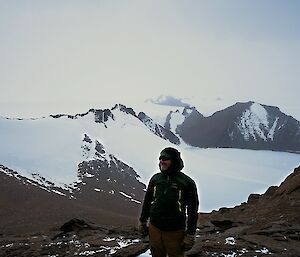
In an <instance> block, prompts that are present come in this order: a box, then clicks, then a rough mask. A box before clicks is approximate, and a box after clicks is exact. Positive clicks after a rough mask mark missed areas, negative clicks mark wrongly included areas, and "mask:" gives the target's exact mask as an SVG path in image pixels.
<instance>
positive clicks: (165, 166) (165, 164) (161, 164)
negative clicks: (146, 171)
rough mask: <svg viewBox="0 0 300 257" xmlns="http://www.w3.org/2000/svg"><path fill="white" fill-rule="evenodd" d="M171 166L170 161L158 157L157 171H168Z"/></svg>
mask: <svg viewBox="0 0 300 257" xmlns="http://www.w3.org/2000/svg"><path fill="white" fill-rule="evenodd" d="M171 165H172V160H171V159H169V158H166V157H160V158H159V169H160V170H161V171H166V170H168V169H169V168H170V167H171Z"/></svg>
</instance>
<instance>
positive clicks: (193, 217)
mask: <svg viewBox="0 0 300 257" xmlns="http://www.w3.org/2000/svg"><path fill="white" fill-rule="evenodd" d="M198 207H199V199H198V193H197V187H196V184H195V182H194V181H192V182H191V185H190V187H189V190H188V196H187V230H186V233H187V234H189V235H194V234H195V232H196V228H197V221H198Z"/></svg>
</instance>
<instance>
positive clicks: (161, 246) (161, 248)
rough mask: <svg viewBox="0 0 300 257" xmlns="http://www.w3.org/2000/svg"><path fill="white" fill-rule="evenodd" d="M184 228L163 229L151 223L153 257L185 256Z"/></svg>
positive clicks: (150, 235) (150, 238)
mask: <svg viewBox="0 0 300 257" xmlns="http://www.w3.org/2000/svg"><path fill="white" fill-rule="evenodd" d="M183 238H184V230H183V229H182V230H176V231H162V230H159V229H158V228H156V227H154V226H153V225H151V224H150V225H149V240H150V250H151V254H152V257H166V256H168V257H184V250H183V248H182V246H183Z"/></svg>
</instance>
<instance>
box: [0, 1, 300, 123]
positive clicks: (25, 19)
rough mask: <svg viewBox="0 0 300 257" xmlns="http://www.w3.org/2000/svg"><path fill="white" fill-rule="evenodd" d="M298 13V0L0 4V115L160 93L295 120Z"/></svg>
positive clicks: (82, 107)
mask: <svg viewBox="0 0 300 257" xmlns="http://www.w3.org/2000/svg"><path fill="white" fill-rule="evenodd" d="M299 13H300V1H297V0H295V1H293V0H290V1H289V0H285V1H277V0H265V1H261V0H249V1H247V0H244V1H243V0H242V1H240V0H227V1H225V0H222V1H221V0H219V1H218V0H215V1H211V0H207V1H200V0H199V1H198V0H194V1H192V0H185V1H177V0H172V1H171V0H170V1H168V0H163V1H155V0H153V1H150V0H149V1H146V0H145V1H141V0H130V1H129V0H128V1H125V0H124V1H117V0H107V1H101V0H97V1H96V0H94V1H93V0H87V1H76V0H72V1H67V0H65V1H62V0H43V1H39V0H36V1H31V0H26V1H17V0H9V1H4V0H0V39H1V40H0V90H1V91H0V92H1V96H0V97H1V101H0V115H1V116H11V117H25V116H26V117H28V116H34V117H35V116H38V115H41V114H55V113H60V112H69V113H70V112H72V111H73V112H85V111H86V110H87V109H89V108H98V107H103V105H105V103H107V102H109V103H116V102H123V103H127V102H135V101H141V100H145V99H147V98H157V97H158V96H159V95H161V94H164V95H173V96H175V97H180V98H187V99H192V100H191V101H193V102H197V103H199V105H200V106H201V102H205V101H206V102H211V103H212V104H214V102H216V101H218V102H219V103H226V104H227V103H230V104H233V103H235V102H236V101H248V100H254V101H257V102H260V103H263V104H267V105H276V106H278V107H280V108H281V109H282V110H283V111H286V112H287V113H288V114H293V116H296V117H297V118H298V119H300V101H299V95H300V87H299V81H300V77H299V70H300V68H299V67H300V16H299ZM216 99H218V100H216ZM106 107H111V106H110V105H109V106H106ZM199 111H201V110H199Z"/></svg>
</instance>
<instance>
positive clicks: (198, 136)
mask: <svg viewBox="0 0 300 257" xmlns="http://www.w3.org/2000/svg"><path fill="white" fill-rule="evenodd" d="M165 127H166V128H168V129H171V130H172V131H174V132H175V133H176V134H177V135H178V136H179V137H181V138H182V139H183V141H184V142H186V143H187V144H189V145H192V146H197V147H211V148H215V147H216V148H219V147H223V148H227V147H230V148H242V149H263V150H276V151H295V152H299V151H300V122H299V121H297V120H296V119H294V118H293V117H291V116H287V115H285V114H284V113H282V112H281V111H280V109H279V108H278V107H274V106H267V105H262V104H259V103H255V102H247V103H237V104H235V105H233V106H230V107H228V108H226V109H224V110H221V111H218V112H216V113H214V114H213V115H211V116H209V117H204V116H203V115H202V114H201V113H200V112H198V110H196V109H195V108H194V107H186V108H184V110H183V111H182V112H180V111H177V112H170V114H169V115H168V117H167V119H166V123H165Z"/></svg>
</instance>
